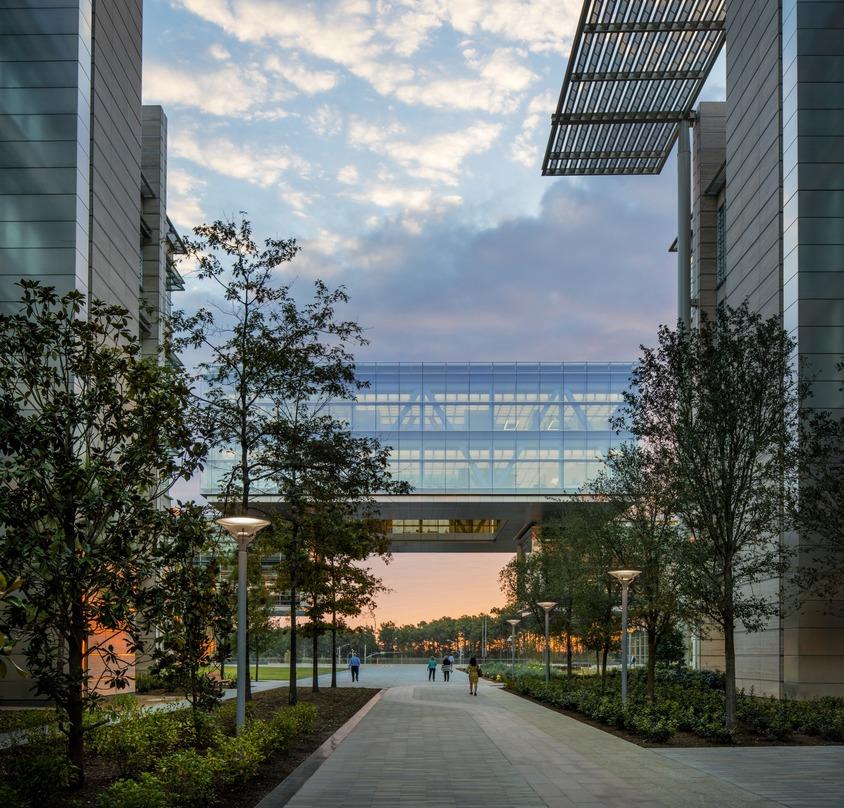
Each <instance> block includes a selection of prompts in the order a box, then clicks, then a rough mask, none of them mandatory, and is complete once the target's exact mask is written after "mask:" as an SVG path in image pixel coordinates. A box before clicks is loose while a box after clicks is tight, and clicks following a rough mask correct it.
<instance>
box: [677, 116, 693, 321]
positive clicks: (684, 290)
mask: <svg viewBox="0 0 844 808" xmlns="http://www.w3.org/2000/svg"><path fill="white" fill-rule="evenodd" d="M691 219H692V155H691V148H690V145H689V121H688V120H682V121H680V125H679V127H678V129H677V319H678V320H679V321H681V322H682V323H683V325H684V326H685V327H686V328H687V329H688V328H689V327H690V326H691V317H692V244H691V242H692V238H691V236H692V233H691Z"/></svg>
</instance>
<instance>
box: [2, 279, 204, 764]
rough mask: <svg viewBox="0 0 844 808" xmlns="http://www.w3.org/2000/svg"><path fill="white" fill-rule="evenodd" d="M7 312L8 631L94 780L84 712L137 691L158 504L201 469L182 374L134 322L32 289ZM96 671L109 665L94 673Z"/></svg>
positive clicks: (114, 310) (77, 296)
mask: <svg viewBox="0 0 844 808" xmlns="http://www.w3.org/2000/svg"><path fill="white" fill-rule="evenodd" d="M20 286H21V288H22V296H21V301H20V306H19V307H18V308H17V311H16V312H15V313H12V314H2V315H0V356H2V357H3V361H2V363H0V455H2V457H3V462H2V464H0V535H2V536H3V541H2V542H0V569H2V570H3V572H4V574H5V575H7V576H8V578H9V579H11V580H20V582H21V583H20V589H19V592H20V595H21V601H22V603H23V604H24V606H23V608H20V609H13V610H7V611H6V612H4V619H5V620H6V621H7V622H8V625H5V626H4V627H3V628H2V631H3V633H4V634H7V635H9V634H11V635H12V636H14V637H15V639H17V640H20V641H21V643H22V648H23V654H24V656H25V658H26V667H27V670H28V672H29V674H30V675H31V677H32V681H33V684H34V688H35V691H36V692H37V693H39V694H43V695H45V696H47V697H48V698H49V699H50V700H51V701H52V702H53V703H55V704H56V705H57V706H58V708H59V710H60V711H61V713H62V715H63V718H64V720H63V721H62V723H61V726H62V728H63V729H64V730H65V731H66V734H67V738H68V752H69V755H70V757H71V760H72V762H73V763H74V765H75V766H76V767H77V769H78V771H79V774H80V776H81V774H82V766H83V757H82V732H83V714H84V712H85V709H86V708H87V707H90V706H91V705H92V703H93V702H94V701H95V700H96V698H97V691H96V689H95V688H94V687H92V683H91V682H90V675H89V673H88V671H90V670H94V669H103V668H104V669H105V673H104V674H103V675H102V677H101V678H100V680H99V681H98V682H97V683H96V684H98V685H99V686H100V687H103V686H105V687H112V688H115V689H117V690H120V689H123V688H125V687H126V686H127V685H128V684H129V678H128V677H129V663H128V662H127V655H126V652H127V651H128V652H132V651H134V650H137V648H138V647H139V645H140V643H141V642H142V640H143V636H144V634H143V630H142V627H141V625H140V622H141V620H140V615H141V614H142V613H143V608H142V606H143V598H144V585H145V582H146V581H148V580H150V578H151V577H152V573H153V572H154V570H155V566H156V562H157V558H158V552H157V550H158V539H159V537H160V533H161V531H160V528H161V524H162V521H163V520H164V519H166V512H162V511H161V510H159V508H158V507H157V504H158V500H159V498H160V496H161V495H162V494H163V493H165V492H166V491H167V490H168V489H169V488H170V487H171V486H172V485H173V483H174V482H175V480H176V479H178V478H180V477H184V478H189V477H190V476H191V475H192V474H193V472H194V470H196V469H197V468H198V466H199V464H200V461H201V458H202V456H203V455H204V448H205V447H204V446H203V445H202V444H200V443H199V442H198V441H196V439H195V436H194V432H193V426H192V423H191V418H190V411H191V408H190V390H189V387H188V384H187V381H186V379H185V378H184V376H183V374H182V373H181V372H180V371H179V370H177V369H175V368H174V367H172V366H171V365H170V364H168V363H159V362H158V361H157V357H144V356H143V355H142V351H141V343H140V341H139V339H138V337H137V326H136V324H134V323H132V321H131V318H130V316H129V313H128V311H126V310H125V309H123V308H121V307H119V306H112V305H108V304H106V303H103V302H102V301H99V300H90V301H89V300H88V299H87V297H86V296H85V295H83V294H81V293H79V292H75V291H74V292H69V293H68V294H66V295H64V296H59V295H58V294H57V293H56V291H55V289H53V288H50V287H44V286H41V285H40V284H39V283H37V282H34V281H22V282H21V283H20ZM88 660H91V662H93V661H94V660H97V662H98V663H99V664H96V665H95V664H91V665H89V664H88Z"/></svg>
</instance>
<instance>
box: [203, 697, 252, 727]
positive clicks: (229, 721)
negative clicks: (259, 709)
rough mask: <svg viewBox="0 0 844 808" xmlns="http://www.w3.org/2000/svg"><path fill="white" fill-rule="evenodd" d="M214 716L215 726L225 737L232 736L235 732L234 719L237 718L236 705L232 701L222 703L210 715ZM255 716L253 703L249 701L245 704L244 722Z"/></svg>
mask: <svg viewBox="0 0 844 808" xmlns="http://www.w3.org/2000/svg"><path fill="white" fill-rule="evenodd" d="M212 715H213V716H214V718H215V720H216V722H217V726H218V727H219V728H220V730H221V731H222V732H223V733H224V734H225V735H234V734H235V731H236V717H237V704H236V703H235V701H234V699H232V700H231V701H226V702H223V703H222V704H221V705H220V706H219V707H217V708H216V710H215V711H214V712H213V713H212ZM254 716H255V702H254V701H250V702H247V703H246V720H247V721H248V720H249V719H250V718H253V717H254Z"/></svg>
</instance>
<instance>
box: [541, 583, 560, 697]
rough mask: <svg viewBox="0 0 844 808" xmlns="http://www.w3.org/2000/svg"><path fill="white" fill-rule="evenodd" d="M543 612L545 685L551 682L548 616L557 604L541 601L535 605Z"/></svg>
mask: <svg viewBox="0 0 844 808" xmlns="http://www.w3.org/2000/svg"><path fill="white" fill-rule="evenodd" d="M536 605H537V606H539V607H540V608H542V609H544V610H545V684H548V682H550V681H551V643H550V640H549V637H548V633H549V632H548V616H549V615H550V614H551V609H553V608H554V607H555V606H556V605H557V604H556V602H555V601H553V600H541V601H539V602H538V603H537V604H536Z"/></svg>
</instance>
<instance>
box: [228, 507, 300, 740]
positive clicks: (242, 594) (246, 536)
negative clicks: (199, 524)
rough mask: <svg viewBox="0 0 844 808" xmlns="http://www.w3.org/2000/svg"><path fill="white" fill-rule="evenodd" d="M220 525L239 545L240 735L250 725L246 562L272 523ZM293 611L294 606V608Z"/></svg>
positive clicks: (247, 519)
mask: <svg viewBox="0 0 844 808" xmlns="http://www.w3.org/2000/svg"><path fill="white" fill-rule="evenodd" d="M216 521H217V524H218V525H219V526H220V527H222V528H224V529H225V530H227V531H228V532H229V534H230V535H231V537H232V538H233V539H234V540H235V541H236V542H237V710H236V712H235V727H236V728H237V734H238V735H240V732H241V730H242V729H243V725H244V724H245V723H246V677H247V676H248V675H249V672H248V671H247V669H246V666H247V664H248V657H247V648H246V622H247V617H246V587H247V585H246V561H247V558H246V556H247V553H248V551H249V545H250V544H251V543H252V539H254V538H255V534H256V533H257V532H258V531H259V530H263V529H264V528H265V527H267V526H268V525H269V524H270V523H269V522H268V521H267V520H266V519H256V518H255V517H254V516H226V517H224V518H222V519H217V520H216ZM291 608H292V607H291Z"/></svg>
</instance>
